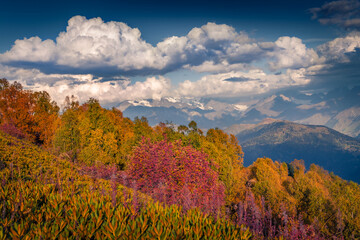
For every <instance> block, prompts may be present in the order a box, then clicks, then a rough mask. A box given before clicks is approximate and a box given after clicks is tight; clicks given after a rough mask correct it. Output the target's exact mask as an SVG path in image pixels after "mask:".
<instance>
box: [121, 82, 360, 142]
mask: <svg viewBox="0 0 360 240" xmlns="http://www.w3.org/2000/svg"><path fill="white" fill-rule="evenodd" d="M118 108H119V109H120V110H122V111H123V113H124V116H126V117H129V118H132V119H133V118H135V117H142V116H144V117H146V118H147V119H148V121H149V123H150V125H156V124H158V123H159V122H172V123H173V124H175V125H187V124H188V123H189V122H190V121H192V120H194V121H196V122H197V124H198V126H199V127H200V128H202V129H205V130H206V129H209V128H215V127H218V128H220V129H226V128H228V127H230V126H231V125H233V124H254V123H260V122H261V121H263V120H264V119H266V118H274V119H278V120H288V121H293V122H297V123H301V124H312V125H324V126H327V127H329V128H333V129H335V130H337V131H339V132H341V133H343V134H346V135H349V136H352V137H355V138H359V137H360V87H354V88H352V89H348V88H343V89H334V90H333V91H330V92H326V93H323V92H308V91H305V90H304V91H284V92H282V93H278V94H273V95H269V96H266V97H263V98H260V99H255V98H254V99H250V100H249V98H247V99H246V100H239V98H237V99H204V98H200V99H193V98H173V97H171V98H170V97H168V98H162V99H158V100H153V99H139V100H137V101H125V102H122V103H120V104H119V106H118Z"/></svg>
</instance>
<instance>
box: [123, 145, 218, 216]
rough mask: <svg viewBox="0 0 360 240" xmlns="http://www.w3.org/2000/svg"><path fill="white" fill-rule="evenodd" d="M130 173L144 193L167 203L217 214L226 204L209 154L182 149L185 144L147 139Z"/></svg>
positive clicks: (134, 160)
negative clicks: (211, 165)
mask: <svg viewBox="0 0 360 240" xmlns="http://www.w3.org/2000/svg"><path fill="white" fill-rule="evenodd" d="M128 174H129V177H130V179H131V180H135V181H136V184H137V187H138V189H139V190H140V191H142V192H144V193H147V194H150V195H151V196H153V197H155V198H156V199H159V200H163V201H164V202H165V203H167V204H179V205H181V206H183V207H184V208H185V209H190V208H193V207H198V208H200V209H202V210H204V211H206V212H212V213H214V214H217V212H218V211H219V209H220V207H221V206H222V205H223V199H224V188H223V186H222V185H221V183H220V182H219V181H218V174H217V173H216V172H215V171H214V170H212V169H211V168H210V165H209V162H208V161H207V156H206V154H204V153H202V152H200V151H197V150H195V149H194V148H193V147H191V146H185V147H184V146H182V145H181V141H177V142H174V143H172V142H167V141H165V140H163V141H160V142H155V143H153V142H151V141H150V140H149V139H144V140H143V141H142V142H141V143H140V145H139V146H138V147H136V149H135V150H134V153H133V155H132V158H131V161H130V164H129V169H128Z"/></svg>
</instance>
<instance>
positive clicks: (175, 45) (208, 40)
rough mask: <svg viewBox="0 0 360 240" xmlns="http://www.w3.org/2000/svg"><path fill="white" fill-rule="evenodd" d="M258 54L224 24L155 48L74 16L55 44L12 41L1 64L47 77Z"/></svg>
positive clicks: (130, 32) (241, 59)
mask: <svg viewBox="0 0 360 240" xmlns="http://www.w3.org/2000/svg"><path fill="white" fill-rule="evenodd" d="M262 53H263V50H262V49H261V48H260V47H259V46H258V44H257V43H254V42H253V40H251V39H250V38H249V37H248V36H247V35H246V34H245V33H242V32H236V31H235V29H234V28H232V27H230V26H228V25H225V24H222V25H218V24H215V23H208V24H206V25H204V26H202V27H200V28H193V29H192V30H191V31H190V32H189V33H188V34H187V35H186V36H182V37H176V36H174V37H169V38H167V39H165V40H163V41H162V42H159V43H158V44H157V45H156V46H155V47H154V46H152V45H151V44H149V43H147V42H146V41H144V40H143V39H142V38H141V33H140V31H139V29H137V28H131V27H129V26H128V25H127V24H125V23H122V22H113V21H112V22H104V21H103V20H102V19H101V18H92V19H86V18H85V17H82V16H75V17H72V18H71V19H70V20H69V21H68V26H67V28H66V31H64V32H61V33H60V34H59V35H58V37H57V38H56V41H53V40H50V39H47V40H41V39H40V38H39V37H31V38H28V39H27V38H24V39H23V40H16V41H15V44H14V46H13V47H12V48H11V49H10V50H9V51H7V52H5V53H3V54H0V62H1V63H2V64H11V65H12V66H24V63H28V67H29V66H30V67H36V68H39V69H41V70H43V71H45V72H48V73H74V72H76V73H89V72H91V73H96V71H98V72H99V73H98V75H101V71H107V73H110V74H113V75H118V74H129V73H130V74H144V73H145V74H146V73H148V72H152V73H160V74H161V73H164V72H167V71H171V70H174V69H179V68H182V67H183V66H184V65H188V66H198V65H201V64H203V63H204V62H206V61H213V62H214V63H215V64H219V63H221V62H224V61H228V62H229V63H231V64H237V63H250V62H252V61H254V60H256V59H259V58H260V57H261V54H262ZM44 63H47V64H44ZM21 64H22V65H21Z"/></svg>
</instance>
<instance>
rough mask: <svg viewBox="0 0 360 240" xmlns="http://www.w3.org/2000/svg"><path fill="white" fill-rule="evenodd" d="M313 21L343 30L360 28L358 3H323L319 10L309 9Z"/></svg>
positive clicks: (350, 0)
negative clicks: (316, 20)
mask: <svg viewBox="0 0 360 240" xmlns="http://www.w3.org/2000/svg"><path fill="white" fill-rule="evenodd" d="M310 12H311V13H312V14H313V16H312V18H313V19H318V21H319V22H320V23H322V24H334V25H337V26H340V27H342V28H345V29H354V28H355V29H359V28H360V2H359V1H358V0H340V1H332V2H328V3H325V4H324V5H322V6H321V7H319V8H311V9H310Z"/></svg>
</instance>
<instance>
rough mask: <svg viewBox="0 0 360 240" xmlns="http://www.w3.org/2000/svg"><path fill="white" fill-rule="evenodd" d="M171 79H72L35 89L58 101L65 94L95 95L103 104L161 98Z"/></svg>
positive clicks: (86, 97)
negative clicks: (76, 82)
mask: <svg viewBox="0 0 360 240" xmlns="http://www.w3.org/2000/svg"><path fill="white" fill-rule="evenodd" d="M170 88H171V84H170V81H169V80H168V79H166V78H164V77H158V78H155V77H151V78H147V79H146V80H145V81H144V82H136V83H131V81H129V80H127V81H122V82H118V81H107V82H86V83H81V84H76V85H72V84H71V81H62V82H58V83H56V84H55V85H53V86H49V85H43V84H35V85H34V86H32V89H33V90H37V91H40V90H43V91H47V92H48V93H49V94H50V95H51V96H52V97H53V98H54V100H55V101H56V102H58V103H62V101H63V100H64V98H65V96H68V95H74V96H76V97H77V98H78V99H79V101H80V102H85V101H87V100H88V99H89V98H90V97H94V98H96V99H98V100H99V101H100V103H101V104H105V105H106V104H107V105H109V104H116V103H119V102H122V101H125V100H139V99H161V98H162V97H166V96H168V95H169V91H170Z"/></svg>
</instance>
